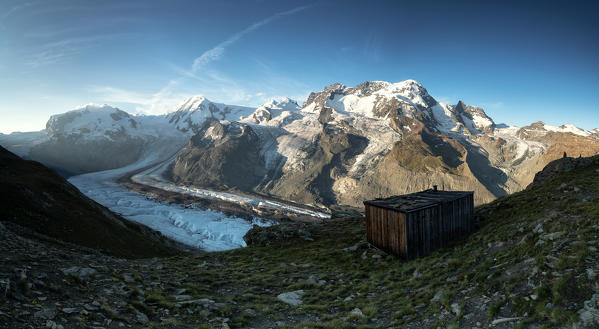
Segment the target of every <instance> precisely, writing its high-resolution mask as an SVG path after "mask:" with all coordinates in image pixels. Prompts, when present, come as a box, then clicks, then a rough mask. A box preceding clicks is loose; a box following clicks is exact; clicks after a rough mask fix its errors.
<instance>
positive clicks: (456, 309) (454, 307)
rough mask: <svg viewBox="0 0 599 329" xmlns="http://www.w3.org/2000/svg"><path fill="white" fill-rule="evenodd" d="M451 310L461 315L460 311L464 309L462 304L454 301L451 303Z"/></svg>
mask: <svg viewBox="0 0 599 329" xmlns="http://www.w3.org/2000/svg"><path fill="white" fill-rule="evenodd" d="M451 311H452V312H453V313H454V314H455V315H456V316H460V313H462V310H461V308H460V304H458V303H453V304H451Z"/></svg>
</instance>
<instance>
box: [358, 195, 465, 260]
mask: <svg viewBox="0 0 599 329" xmlns="http://www.w3.org/2000/svg"><path fill="white" fill-rule="evenodd" d="M365 210H366V238H367V240H368V242H370V243H371V244H372V245H374V246H376V247H378V248H380V249H382V250H384V251H386V252H389V253H393V254H394V255H396V256H399V257H402V258H408V259H412V258H415V257H421V256H424V255H426V254H428V253H430V252H431V251H433V250H435V249H439V248H442V247H445V246H447V245H448V244H449V243H450V242H451V241H452V240H455V239H457V238H459V237H462V236H464V235H467V234H468V233H470V232H471V231H472V228H473V221H474V198H473V195H472V194H471V195H468V196H466V197H463V198H460V199H457V200H454V201H450V202H444V203H441V204H439V205H435V206H431V207H428V208H424V209H421V210H418V211H415V212H411V213H408V214H404V213H402V212H399V211H395V210H391V209H385V208H379V207H376V206H372V205H365Z"/></svg>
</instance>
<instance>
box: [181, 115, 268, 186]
mask: <svg viewBox="0 0 599 329" xmlns="http://www.w3.org/2000/svg"><path fill="white" fill-rule="evenodd" d="M266 174H267V171H266V169H265V166H264V159H263V157H262V156H261V155H260V143H259V137H258V135H256V133H255V132H254V130H253V129H252V128H251V127H250V126H248V125H244V124H237V123H232V124H229V125H223V124H222V123H220V122H219V121H218V120H209V121H208V122H206V123H205V124H204V125H203V127H202V128H201V129H200V130H199V132H198V133H197V134H196V135H194V136H193V137H192V138H191V140H190V141H189V143H188V144H187V146H186V147H185V149H184V150H183V152H182V153H181V154H180V155H179V156H178V158H177V160H176V161H175V163H174V165H173V167H172V173H171V176H172V179H173V180H174V181H175V182H176V183H180V184H190V185H196V186H203V187H212V188H219V189H220V188H223V187H224V188H228V187H236V188H238V189H241V190H244V191H248V190H252V189H253V188H255V187H256V186H258V185H259V184H260V183H261V182H262V181H263V180H264V178H265V175H266Z"/></svg>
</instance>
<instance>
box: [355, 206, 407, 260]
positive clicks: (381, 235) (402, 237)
mask: <svg viewBox="0 0 599 329" xmlns="http://www.w3.org/2000/svg"><path fill="white" fill-rule="evenodd" d="M365 210H366V211H365V213H366V239H367V240H368V242H369V243H371V244H372V245H374V246H376V247H378V248H380V249H382V250H384V251H386V252H388V253H392V254H394V255H398V256H401V257H404V256H403V255H406V254H407V248H408V243H407V242H408V241H407V238H406V233H407V232H406V214H404V213H402V212H399V211H395V210H390V209H383V208H379V207H375V206H371V205H366V208H365Z"/></svg>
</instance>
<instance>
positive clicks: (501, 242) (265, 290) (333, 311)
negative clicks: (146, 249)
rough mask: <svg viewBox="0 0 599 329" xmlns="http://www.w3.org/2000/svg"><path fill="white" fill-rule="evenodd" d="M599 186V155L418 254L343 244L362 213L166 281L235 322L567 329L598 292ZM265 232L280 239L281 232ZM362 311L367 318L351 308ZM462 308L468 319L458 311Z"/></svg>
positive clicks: (214, 258)
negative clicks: (293, 296)
mask: <svg viewBox="0 0 599 329" xmlns="http://www.w3.org/2000/svg"><path fill="white" fill-rule="evenodd" d="M598 191H599V165H597V163H595V164H593V165H592V166H590V167H588V168H586V169H583V170H577V171H573V172H569V173H565V174H563V175H561V176H559V177H556V178H553V179H550V180H549V181H547V182H545V183H543V184H540V185H538V186H535V187H532V188H530V189H528V190H525V191H522V192H519V193H516V194H514V195H511V196H509V197H504V198H500V199H498V200H496V201H495V202H492V203H490V204H487V205H484V206H481V207H478V208H477V209H476V212H477V214H478V216H480V218H481V219H482V221H481V222H480V223H479V224H478V229H477V231H475V232H474V233H473V234H472V235H471V236H470V237H468V238H466V239H463V240H461V241H457V242H456V243H455V244H454V245H453V246H452V247H450V248H445V249H443V250H439V251H437V252H434V253H432V254H431V255H429V256H427V257H424V258H420V259H416V260H413V261H409V262H406V261H401V260H396V259H394V258H393V257H390V256H386V255H384V254H382V253H380V252H379V251H378V250H376V249H369V248H368V247H361V248H358V250H356V251H353V252H351V251H350V252H348V251H343V250H342V249H343V248H346V247H348V246H352V245H355V244H357V243H360V242H361V241H364V236H365V232H364V220H363V219H362V218H353V219H339V220H332V221H330V222H329V223H327V224H326V225H324V224H301V225H302V226H301V227H302V228H301V230H302V231H303V233H300V234H298V235H297V237H294V236H293V234H290V235H288V236H286V237H284V238H283V239H282V242H276V241H275V242H272V243H273V244H272V245H270V246H253V247H249V248H243V249H238V250H233V251H228V252H219V253H210V254H203V255H197V256H193V257H190V258H174V259H170V260H169V261H168V262H169V268H170V269H171V270H172V271H169V273H171V274H164V276H160V279H161V280H172V281H171V285H173V286H175V287H184V288H186V289H187V291H188V293H191V294H192V295H193V296H194V297H197V298H211V299H213V300H215V301H216V302H223V303H226V304H227V306H226V307H225V308H221V309H220V310H219V311H218V315H219V316H222V317H230V318H231V319H232V320H231V322H230V323H229V325H230V326H231V327H248V326H253V327H264V326H271V325H274V322H275V321H278V320H281V321H285V323H286V324H288V325H290V326H299V327H309V328H312V327H315V328H320V327H326V328H342V327H356V326H363V327H388V326H389V325H393V326H402V327H403V326H409V327H414V328H416V327H437V326H449V327H452V326H453V327H473V326H475V323H476V322H480V325H482V326H483V327H486V326H488V325H489V324H490V323H491V322H492V321H493V320H494V319H497V318H499V317H522V319H520V320H519V321H516V322H509V323H507V324H504V325H509V326H512V325H514V324H515V323H518V326H520V327H539V326H543V327H554V326H555V327H561V326H564V325H567V324H569V323H572V322H574V321H576V320H577V314H576V312H577V310H578V309H580V308H581V307H582V303H583V301H585V300H588V299H590V297H591V295H592V294H593V292H596V291H597V290H598V289H599V281H597V279H596V278H590V276H589V275H588V274H587V269H588V268H593V266H595V271H597V268H596V264H598V254H597V250H596V249H594V248H595V247H596V245H597V236H598V234H599V225H598V224H599V195H598ZM540 228H542V231H543V232H540ZM260 230H263V231H264V232H271V234H272V235H273V236H277V233H276V231H277V228H269V229H260ZM273 232H274V233H273ZM306 232H311V233H306ZM301 236H310V237H311V239H314V241H305V240H304V239H303V238H301ZM541 241H542V242H541ZM291 263H294V264H295V265H294V264H291ZM172 273H176V274H175V275H174V276H173V275H172ZM169 275H170V276H172V278H168V276H169ZM310 278H312V279H310ZM319 280H324V281H326V283H324V284H322V285H320V286H319V285H318V283H317V282H318V281H319ZM315 282H316V283H315ZM141 288H143V287H141ZM298 289H303V290H305V295H304V297H303V302H304V304H303V305H302V306H300V307H293V306H289V305H286V304H283V303H281V302H279V301H277V299H276V296H277V295H278V294H279V293H283V292H288V291H294V290H298ZM435 295H437V298H435ZM350 296H353V298H352V297H350ZM346 297H350V298H351V300H346ZM169 298H170V297H168V296H162V295H161V293H160V292H155V295H154V299H155V300H154V302H153V303H156V300H158V301H160V302H161V303H162V304H163V305H169V303H172V302H173V301H174V300H172V298H171V299H169ZM151 305H153V304H151ZM171 306H172V304H171ZM138 307H141V306H139V305H138ZM166 307H168V306H166ZM356 307H358V308H360V309H361V311H362V312H363V313H364V314H365V316H364V317H360V316H355V315H350V312H351V311H352V310H353V309H354V308H356ZM457 307H459V308H460V312H459V315H456V314H455V313H454V312H452V309H454V310H455V309H457ZM144 309H145V308H144ZM246 309H252V310H255V311H256V312H257V315H252V314H249V313H247V312H244V310H246ZM145 310H146V311H148V309H145ZM150 312H151V307H150ZM172 312H176V313H179V314H180V317H178V319H177V320H173V323H175V324H176V323H181V324H184V323H198V322H200V323H201V322H202V321H204V320H205V319H207V318H208V317H210V316H211V315H210V312H208V311H202V312H203V313H200V314H197V313H196V314H193V315H190V314H188V313H187V312H186V309H185V307H183V308H177V307H174V308H173V309H172ZM171 314H172V313H171ZM155 325H156V326H158V325H157V324H155ZM499 327H501V325H500V326H499Z"/></svg>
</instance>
